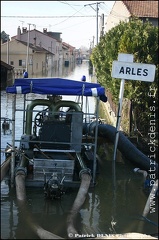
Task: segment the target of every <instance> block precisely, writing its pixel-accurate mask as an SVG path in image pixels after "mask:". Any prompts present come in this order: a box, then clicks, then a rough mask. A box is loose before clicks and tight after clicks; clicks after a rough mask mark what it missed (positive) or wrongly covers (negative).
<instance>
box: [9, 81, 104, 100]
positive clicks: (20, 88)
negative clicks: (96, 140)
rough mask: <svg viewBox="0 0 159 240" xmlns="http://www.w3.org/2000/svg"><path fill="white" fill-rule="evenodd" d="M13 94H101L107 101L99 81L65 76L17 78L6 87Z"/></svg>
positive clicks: (102, 98)
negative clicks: (72, 78) (93, 81)
mask: <svg viewBox="0 0 159 240" xmlns="http://www.w3.org/2000/svg"><path fill="white" fill-rule="evenodd" d="M6 92H7V93H12V94H18V93H21V94H27V93H37V94H51V95H74V96H82V95H84V96H99V97H100V100H102V101H103V102H106V101H107V97H106V96H105V88H104V87H102V86H101V85H100V84H99V83H89V82H83V81H76V80H70V79H64V78H17V79H15V81H14V85H13V86H10V87H7V88H6Z"/></svg>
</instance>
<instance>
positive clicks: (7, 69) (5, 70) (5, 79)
mask: <svg viewBox="0 0 159 240" xmlns="http://www.w3.org/2000/svg"><path fill="white" fill-rule="evenodd" d="M13 81H14V68H13V66H11V65H9V64H7V63H5V62H3V61H1V90H4V89H5V88H6V87H7V86H9V85H12V83H13Z"/></svg>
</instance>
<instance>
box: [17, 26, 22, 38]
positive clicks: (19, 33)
mask: <svg viewBox="0 0 159 240" xmlns="http://www.w3.org/2000/svg"><path fill="white" fill-rule="evenodd" d="M20 35H21V29H20V27H18V29H17V40H20Z"/></svg>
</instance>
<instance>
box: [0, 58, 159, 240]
mask: <svg viewBox="0 0 159 240" xmlns="http://www.w3.org/2000/svg"><path fill="white" fill-rule="evenodd" d="M88 66H89V65H88V62H87V61H83V63H82V64H80V65H75V66H69V67H68V68H66V67H65V68H63V69H62V70H61V72H59V71H51V72H49V73H48V77H63V78H67V79H73V80H79V81H81V78H82V76H83V75H85V76H86V80H87V82H90V81H91V76H89V69H88ZM30 77H31V76H30ZM34 77H40V76H34ZM67 99H68V97H67ZM18 101H19V102H18V104H19V108H20V107H21V104H22V99H21V97H19V99H18ZM11 108H12V98H11V96H10V95H8V96H7V95H6V93H5V91H2V92H1V117H5V118H9V119H11V118H12V114H11ZM93 110H94V102H93V101H92V106H91V109H90V111H91V112H93ZM18 114H19V115H18V122H17V123H16V137H17V138H20V136H21V134H22V126H21V124H20V122H21V118H22V115H21V114H20V113H18ZM1 124H2V122H1ZM10 129H11V126H10ZM7 142H8V143H10V144H11V134H10V133H9V132H8V133H7V134H5V135H4V134H3V132H2V134H1V149H2V151H3V150H4V149H5V147H6V145H7ZM98 154H99V173H98V175H97V179H96V186H95V187H94V188H90V190H89V192H88V195H87V198H86V201H85V203H84V204H83V206H82V208H81V209H80V211H79V213H78V216H77V220H76V223H75V224H76V225H75V227H76V229H77V231H78V232H79V233H80V234H88V235H92V236H93V237H97V236H104V235H105V234H115V233H118V234H120V233H127V232H138V233H144V234H150V235H153V234H156V233H157V232H158V204H157V202H155V203H154V211H153V212H152V213H150V212H149V213H148V215H147V217H146V218H143V217H142V214H143V211H144V208H145V204H146V202H147V198H148V195H147V194H145V192H144V191H143V184H144V182H143V176H142V175H140V174H136V173H134V171H133V169H134V166H133V165H132V164H131V163H130V162H128V161H127V160H126V159H124V158H123V157H122V155H121V154H120V153H119V152H118V155H117V156H118V157H117V161H116V163H115V166H116V171H115V176H114V171H113V164H112V159H113V144H112V143H110V142H108V141H105V142H104V143H101V144H98ZM4 158H5V156H4V153H3V152H1V162H3V161H4ZM26 190H27V206H26V207H27V208H28V210H29V211H30V212H31V215H32V217H33V220H34V221H35V222H36V223H37V224H39V225H40V226H41V227H42V228H43V229H45V230H47V231H50V232H52V233H54V234H56V235H58V236H60V237H62V238H64V239H67V238H68V237H67V223H66V220H67V216H68V213H69V211H70V209H71V207H72V205H73V202H74V200H75V198H76V194H77V191H78V189H76V190H71V191H69V192H66V194H65V195H63V196H62V198H61V199H56V200H48V199H45V198H44V193H43V189H30V188H27V189H26ZM26 217H29V215H25V212H22V211H21V209H20V208H19V205H18V202H17V199H16V192H15V189H11V188H10V187H9V186H8V185H7V182H5V181H2V182H1V239H39V238H38V237H37V235H35V233H34V232H33V230H32V229H31V227H30V226H29V225H27V224H26Z"/></svg>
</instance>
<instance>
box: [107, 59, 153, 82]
mask: <svg viewBox="0 0 159 240" xmlns="http://www.w3.org/2000/svg"><path fill="white" fill-rule="evenodd" d="M155 69H156V66H155V65H153V64H145V63H131V62H120V61H113V66H112V73H111V76H112V77H113V78H120V79H128V80H139V81H145V82H153V81H154V79H155Z"/></svg>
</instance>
